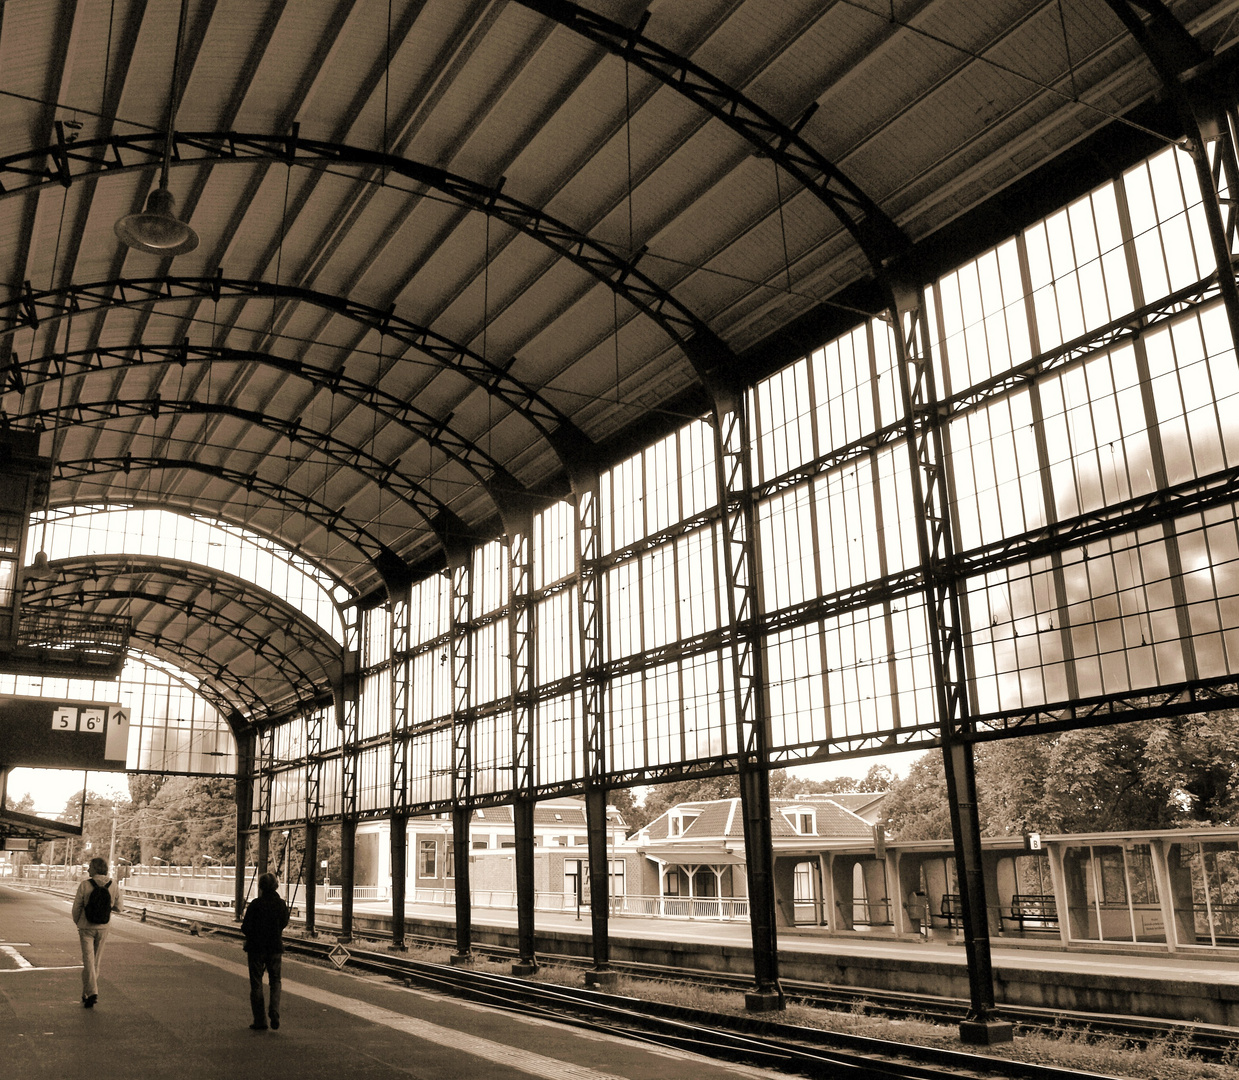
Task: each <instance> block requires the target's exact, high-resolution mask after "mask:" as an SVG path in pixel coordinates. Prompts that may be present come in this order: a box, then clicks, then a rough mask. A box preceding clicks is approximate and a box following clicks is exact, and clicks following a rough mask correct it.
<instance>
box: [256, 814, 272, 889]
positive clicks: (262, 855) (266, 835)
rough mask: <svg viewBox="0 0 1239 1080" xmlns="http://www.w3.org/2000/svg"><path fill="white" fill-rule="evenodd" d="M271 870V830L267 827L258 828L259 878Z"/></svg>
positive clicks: (260, 826)
mask: <svg viewBox="0 0 1239 1080" xmlns="http://www.w3.org/2000/svg"><path fill="white" fill-rule="evenodd" d="M270 869H271V830H270V829H269V828H267V826H265V825H259V826H258V866H257V870H258V876H259V877H262V875H263V874H265V873H266V872H267V871H268V870H270Z"/></svg>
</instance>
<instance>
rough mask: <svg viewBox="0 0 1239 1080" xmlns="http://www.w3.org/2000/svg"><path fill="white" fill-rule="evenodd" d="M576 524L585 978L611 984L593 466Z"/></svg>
mask: <svg viewBox="0 0 1239 1080" xmlns="http://www.w3.org/2000/svg"><path fill="white" fill-rule="evenodd" d="M573 486H574V489H575V492H576V507H577V527H576V561H577V580H578V583H579V587H578V588H577V605H578V616H579V617H578V626H579V629H580V637H581V719H582V722H583V724H584V727H585V730H584V732H583V745H584V747H585V809H586V827H587V829H586V831H587V837H588V842H589V848H588V850H589V875H590V877H589V882H590V884H589V915H590V923H591V929H592V938H593V950H594V969H593V971H591V972H589V973H588V975H587V977H586V984H587V985H591V986H597V985H603V984H610V983H612V982H614V979H615V976H614V973H613V972H612V971H611V942H610V938H609V934H610V928H609V923H610V895H609V894H610V887H609V882H608V878H609V874H608V864H607V820H606V819H607V792H606V788H605V787H603V778H604V777H605V776H606V772H607V743H606V730H607V729H606V714H605V710H604V704H603V650H602V597H601V592H602V581H601V578H602V570H601V563H600V560H599V554H600V539H599V530H600V527H601V526H600V521H599V516H598V510H599V507H598V499H599V478H598V473H597V471H596V470H590V472H589V473H588V474H587V475H584V476H583V478H582V477H581V476H578V478H577V480H576V482H575V483H574V485H573Z"/></svg>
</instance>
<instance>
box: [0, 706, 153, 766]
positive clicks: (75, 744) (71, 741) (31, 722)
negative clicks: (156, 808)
mask: <svg viewBox="0 0 1239 1080" xmlns="http://www.w3.org/2000/svg"><path fill="white" fill-rule="evenodd" d="M129 720H130V717H129V710H128V709H127V708H126V707H124V706H123V705H112V704H107V703H102V704H101V703H99V702H94V701H51V700H48V699H46V698H33V697H8V696H0V770H4V769H13V768H41V769H89V770H90V771H91V772H124V771H125V760H126V757H127V756H128V751H129Z"/></svg>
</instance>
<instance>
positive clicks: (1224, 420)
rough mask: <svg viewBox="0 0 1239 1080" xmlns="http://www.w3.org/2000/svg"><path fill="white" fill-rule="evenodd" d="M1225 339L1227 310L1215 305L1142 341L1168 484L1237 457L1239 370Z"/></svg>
mask: <svg viewBox="0 0 1239 1080" xmlns="http://www.w3.org/2000/svg"><path fill="white" fill-rule="evenodd" d="M1228 337H1229V330H1228V328H1227V323H1226V314H1225V311H1224V309H1223V307H1222V305H1221V304H1214V305H1213V306H1212V307H1210V308H1208V309H1205V310H1202V311H1197V312H1194V313H1190V314H1189V315H1187V316H1186V317H1185V318H1181V319H1177V320H1176V321H1175V322H1174V323H1172V324H1169V325H1166V326H1160V327H1157V328H1156V329H1154V330H1153V331H1151V332H1150V333H1149V334H1148V335H1147V336H1146V338H1145V351H1146V354H1147V356H1148V364H1149V375H1150V380H1151V389H1152V393H1151V395H1150V397H1151V399H1152V401H1153V403H1154V407H1155V408H1156V410H1157V418H1158V428H1159V433H1160V438H1161V451H1162V455H1163V457H1164V459H1165V467H1166V478H1167V482H1168V483H1169V484H1172V485H1173V484H1180V483H1183V482H1184V481H1186V480H1190V479H1193V478H1195V477H1199V476H1207V475H1209V474H1210V473H1213V472H1217V471H1218V470H1221V469H1225V468H1230V467H1233V465H1234V464H1235V462H1236V460H1237V459H1239V366H1237V365H1236V363H1235V352H1234V348H1233V346H1231V345H1230V343H1229V342H1228V341H1227V340H1226V338H1228ZM1219 346H1220V351H1219V352H1217V353H1213V354H1210V353H1209V352H1208V350H1209V349H1210V348H1217V347H1219Z"/></svg>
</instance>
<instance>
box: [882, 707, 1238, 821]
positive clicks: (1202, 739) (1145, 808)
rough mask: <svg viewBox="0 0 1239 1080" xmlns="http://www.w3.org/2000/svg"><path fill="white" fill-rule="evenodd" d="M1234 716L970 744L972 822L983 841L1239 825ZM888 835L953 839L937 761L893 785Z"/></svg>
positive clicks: (930, 759) (932, 755)
mask: <svg viewBox="0 0 1239 1080" xmlns="http://www.w3.org/2000/svg"><path fill="white" fill-rule="evenodd" d="M1235 721H1236V714H1235V712H1234V711H1227V712H1220V713H1216V714H1210V715H1195V716H1186V717H1174V718H1171V719H1165V720H1145V721H1140V722H1137V723H1131V724H1119V725H1115V726H1112V727H1103V728H1092V729H1086V730H1080V731H1069V732H1063V733H1061V734H1055V735H1034V736H1026V737H1023V738H1013V739H1003V740H999V741H996V742H992V743H981V744H978V746H977V747H976V751H975V761H976V775H977V801H978V815H979V817H980V820H981V830H982V832H983V833H987V834H989V835H1017V834H1019V833H1021V832H1047V833H1072V832H1106V831H1116V830H1122V829H1164V828H1176V827H1184V826H1189V825H1197V826H1198V825H1208V824H1214V825H1225V824H1231V823H1233V822H1235V821H1239V784H1237V783H1236V776H1237V775H1239V726H1237V725H1236V722H1235ZM886 813H887V817H888V824H887V828H888V830H889V831H890V833H891V835H892V836H894V837H897V838H898V839H901V840H918V839H945V838H947V837H949V836H950V835H951V829H950V818H949V815H948V813H947V807H946V779H945V776H944V774H943V769H942V756H941V754H940V753H939V752H938V751H936V750H935V751H930V752H929V753H927V754H926V755H925V756H924V757H922V758H920V759H919V760H918V761H917V762H916V763H915V764H914V765H913V766H912V768H911V769H910V770H909V771H908V775H907V776H906V777H905V778H904V779H902V780H899V781H896V783H895V784H893V785H892V787H891V791H890V795H889V796H888V797H887V801H886Z"/></svg>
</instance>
